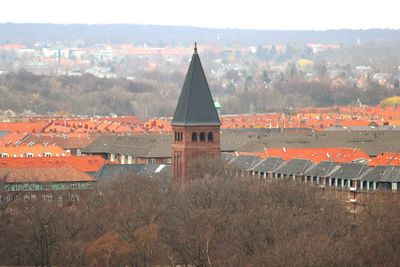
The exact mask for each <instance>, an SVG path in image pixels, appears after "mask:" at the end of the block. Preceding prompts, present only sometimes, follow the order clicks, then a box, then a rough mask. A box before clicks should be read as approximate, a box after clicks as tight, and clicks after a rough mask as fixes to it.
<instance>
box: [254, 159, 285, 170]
mask: <svg viewBox="0 0 400 267" xmlns="http://www.w3.org/2000/svg"><path fill="white" fill-rule="evenodd" d="M283 164H285V161H284V160H283V159H282V158H273V157H271V158H267V159H266V160H263V161H261V162H259V163H257V164H256V165H255V166H254V167H253V170H254V171H256V172H265V173H266V172H273V171H274V170H276V169H278V168H280V167H281V166H283Z"/></svg>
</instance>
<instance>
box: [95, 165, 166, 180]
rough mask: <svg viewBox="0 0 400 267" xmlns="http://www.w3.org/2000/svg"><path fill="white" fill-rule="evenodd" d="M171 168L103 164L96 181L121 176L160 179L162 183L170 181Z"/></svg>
mask: <svg viewBox="0 0 400 267" xmlns="http://www.w3.org/2000/svg"><path fill="white" fill-rule="evenodd" d="M171 175H172V173H171V166H170V165H164V164H105V165H104V166H103V167H102V168H101V169H100V171H99V172H98V174H97V176H96V178H97V180H105V179H112V178H116V177H121V176H142V177H149V178H161V179H162V181H163V182H165V183H169V182H170V180H171Z"/></svg>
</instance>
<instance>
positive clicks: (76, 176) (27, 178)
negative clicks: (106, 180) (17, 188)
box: [0, 167, 96, 183]
mask: <svg viewBox="0 0 400 267" xmlns="http://www.w3.org/2000/svg"><path fill="white" fill-rule="evenodd" d="M0 176H1V177H6V182H8V183H49V182H52V183H55V182H95V181H96V179H95V178H94V177H91V176H90V175H88V174H86V173H84V172H82V171H79V170H77V169H75V168H71V167H58V168H49V167H40V168H0Z"/></svg>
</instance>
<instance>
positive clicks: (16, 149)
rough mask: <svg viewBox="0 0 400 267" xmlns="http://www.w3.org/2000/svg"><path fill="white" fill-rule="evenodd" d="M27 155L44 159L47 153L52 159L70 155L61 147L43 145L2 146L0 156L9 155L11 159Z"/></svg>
mask: <svg viewBox="0 0 400 267" xmlns="http://www.w3.org/2000/svg"><path fill="white" fill-rule="evenodd" d="M27 153H32V157H44V156H45V153H50V154H51V156H52V157H63V156H68V155H69V154H68V153H67V152H66V151H65V150H64V149H62V148H61V147H59V146H54V145H47V146H44V145H42V144H34V145H27V144H25V143H24V144H22V145H20V146H0V154H7V155H8V156H9V157H26V156H27V155H26V154H27Z"/></svg>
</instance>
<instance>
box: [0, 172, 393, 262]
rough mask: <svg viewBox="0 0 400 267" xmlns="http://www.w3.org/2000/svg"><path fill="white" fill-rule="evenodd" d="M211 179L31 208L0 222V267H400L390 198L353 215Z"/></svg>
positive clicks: (137, 184) (321, 196)
mask: <svg viewBox="0 0 400 267" xmlns="http://www.w3.org/2000/svg"><path fill="white" fill-rule="evenodd" d="M211 170H214V171H212V172H213V174H211V175H209V176H208V178H206V179H197V180H194V181H192V182H190V183H188V184H186V185H185V186H184V187H183V188H181V187H170V188H165V186H162V184H161V183H159V182H158V181H155V180H150V179H143V178H138V177H119V178H118V179H114V180H112V181H102V182H99V184H98V186H99V190H98V191H97V192H93V193H92V194H90V195H89V196H88V197H87V199H85V200H82V202H81V206H80V207H79V208H78V209H77V210H75V211H73V212H70V211H68V210H63V209H60V208H58V207H57V205H56V203H49V204H47V205H38V204H35V203H34V204H26V207H25V208H24V209H21V210H20V212H19V213H18V214H7V213H4V212H3V213H0V214H1V218H0V264H1V265H37V266H50V265H57V266H154V265H157V264H160V265H169V266H175V265H177V264H181V265H192V266H398V265H399V264H400V256H399V255H398V253H397V252H398V250H399V244H400V224H399V223H398V222H399V219H400V215H399V213H398V208H399V205H400V204H399V202H398V199H397V198H393V196H394V195H393V196H392V194H391V193H389V194H388V195H385V194H383V193H382V194H379V193H377V194H374V195H372V196H371V198H370V201H369V203H370V204H369V205H368V206H367V207H366V209H365V211H364V212H363V213H360V214H357V215H354V214H351V213H348V212H347V211H346V210H345V208H344V207H343V203H341V202H339V201H338V200H336V199H335V198H333V197H331V195H330V193H329V191H322V190H321V189H320V188H316V187H313V186H311V185H304V184H296V183H294V182H292V181H287V182H286V181H282V180H280V181H277V180H263V179H261V180H259V179H249V178H233V177H229V176H226V175H223V174H221V173H220V172H218V171H215V170H216V168H211ZM37 203H38V202H37ZM3 208H5V206H3Z"/></svg>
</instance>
